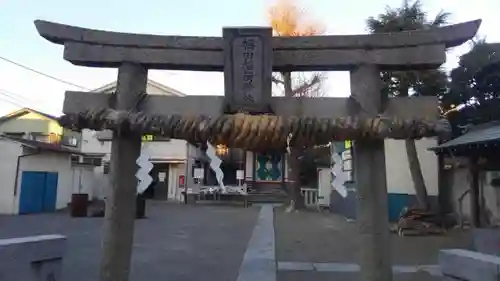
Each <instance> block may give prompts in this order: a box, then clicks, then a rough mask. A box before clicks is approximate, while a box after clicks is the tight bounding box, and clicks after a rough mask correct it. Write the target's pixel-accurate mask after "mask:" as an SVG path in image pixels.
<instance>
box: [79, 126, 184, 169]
mask: <svg viewBox="0 0 500 281" xmlns="http://www.w3.org/2000/svg"><path fill="white" fill-rule="evenodd" d="M82 139H83V141H82V152H84V153H106V156H105V157H104V159H103V160H105V161H109V160H110V157H111V156H110V153H111V141H99V140H98V139H97V138H96V132H95V131H91V130H87V129H85V130H83V131H82ZM143 145H144V146H143V149H147V151H148V153H149V155H150V156H151V158H152V159H153V160H157V159H158V160H160V159H162V160H185V159H186V153H187V150H186V141H184V140H178V139H172V140H170V141H152V142H143Z"/></svg>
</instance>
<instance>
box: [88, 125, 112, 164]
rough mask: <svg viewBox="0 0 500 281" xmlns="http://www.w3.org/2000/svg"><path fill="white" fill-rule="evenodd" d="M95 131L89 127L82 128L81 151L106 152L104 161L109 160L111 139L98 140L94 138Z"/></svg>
mask: <svg viewBox="0 0 500 281" xmlns="http://www.w3.org/2000/svg"><path fill="white" fill-rule="evenodd" d="M96 133H97V132H96V131H92V130H89V129H84V130H82V142H81V144H82V145H81V148H82V152H83V153H106V154H107V155H105V156H104V159H103V160H105V161H109V157H110V155H109V154H110V153H111V141H99V140H98V139H97V138H96Z"/></svg>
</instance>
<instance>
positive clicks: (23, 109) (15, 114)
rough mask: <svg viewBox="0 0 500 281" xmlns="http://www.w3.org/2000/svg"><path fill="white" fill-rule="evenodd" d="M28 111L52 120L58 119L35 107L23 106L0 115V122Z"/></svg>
mask: <svg viewBox="0 0 500 281" xmlns="http://www.w3.org/2000/svg"><path fill="white" fill-rule="evenodd" d="M30 112H33V113H36V114H39V115H42V116H44V117H46V118H49V119H52V120H54V121H57V119H58V118H57V117H56V116H54V115H50V114H47V113H44V112H41V111H38V110H35V109H32V108H28V107H25V108H22V109H19V110H17V111H14V112H11V113H9V114H7V115H4V116H2V117H0V123H2V122H3V121H7V120H10V119H12V118H16V117H18V116H22V115H24V114H27V113H30Z"/></svg>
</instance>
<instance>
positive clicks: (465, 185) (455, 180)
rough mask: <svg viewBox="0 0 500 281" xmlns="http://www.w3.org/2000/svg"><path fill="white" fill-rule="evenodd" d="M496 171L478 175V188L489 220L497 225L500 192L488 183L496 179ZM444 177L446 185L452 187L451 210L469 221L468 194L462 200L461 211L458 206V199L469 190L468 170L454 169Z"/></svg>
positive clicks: (499, 216)
mask: <svg viewBox="0 0 500 281" xmlns="http://www.w3.org/2000/svg"><path fill="white" fill-rule="evenodd" d="M499 173H500V172H498V171H483V172H480V174H479V186H480V188H481V189H482V192H483V196H484V200H485V202H484V203H485V208H486V210H487V211H488V212H489V213H490V215H491V216H492V217H491V218H492V219H493V220H494V221H495V222H497V223H498V221H499V219H500V190H498V189H497V188H494V187H492V186H491V184H490V182H491V180H492V179H493V178H495V177H498V174H499ZM446 177H447V180H448V184H449V185H450V186H452V188H451V197H452V204H453V210H454V211H455V213H456V214H459V213H460V211H461V212H462V215H463V216H464V218H465V219H466V220H467V219H470V215H471V204H470V193H468V194H467V195H465V196H464V199H463V200H462V206H461V207H462V209H461V210H460V204H459V203H458V199H459V198H460V196H461V195H462V194H464V192H466V191H467V190H469V189H470V181H471V177H470V173H469V169H468V168H466V167H461V168H454V169H451V170H448V171H447V172H446Z"/></svg>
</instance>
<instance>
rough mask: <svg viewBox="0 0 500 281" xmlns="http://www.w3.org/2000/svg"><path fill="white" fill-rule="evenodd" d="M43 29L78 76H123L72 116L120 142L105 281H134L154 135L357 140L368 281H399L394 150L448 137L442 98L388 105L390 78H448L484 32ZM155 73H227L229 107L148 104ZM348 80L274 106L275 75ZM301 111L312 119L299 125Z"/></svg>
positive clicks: (80, 96) (245, 143) (190, 100)
mask: <svg viewBox="0 0 500 281" xmlns="http://www.w3.org/2000/svg"><path fill="white" fill-rule="evenodd" d="M35 25H36V27H37V29H38V32H39V34H40V35H41V36H42V37H44V38H45V39H47V40H49V41H51V42H53V43H56V44H63V45H64V58H65V59H66V60H68V61H70V62H72V63H73V64H75V65H79V66H87V67H113V68H118V87H117V92H116V94H115V95H103V94H100V93H88V92H71V91H69V92H66V98H65V101H64V109H63V111H64V113H65V114H66V116H67V118H66V119H64V122H62V123H63V124H64V125H65V126H67V127H70V128H73V129H81V128H84V127H86V128H91V129H104V128H107V129H113V130H114V134H113V145H112V157H111V174H112V177H113V181H112V182H113V183H112V190H111V191H110V194H109V198H110V202H109V203H108V204H107V210H106V217H107V219H106V235H105V238H104V244H103V245H104V247H103V251H104V252H103V261H102V268H101V279H100V280H101V281H112V280H127V278H128V273H129V267H130V255H131V251H132V240H133V229H134V210H133V207H131V206H134V201H135V192H136V191H135V189H136V179H135V177H134V174H135V171H136V169H137V167H136V165H135V159H136V158H137V157H138V156H139V152H140V144H141V134H145V133H151V134H161V135H169V136H171V137H174V138H184V139H187V140H188V141H204V140H207V139H208V140H212V141H214V142H224V143H225V144H227V145H228V146H230V147H241V148H246V149H258V147H257V146H256V145H255V144H259V145H261V146H273V145H276V144H277V145H278V146H281V147H283V146H284V145H285V140H286V137H287V136H288V134H289V133H292V134H293V137H294V139H295V142H296V143H298V144H301V145H310V144H313V143H315V142H325V141H331V140H342V139H346V138H350V139H354V140H355V144H354V154H355V155H356V158H357V159H358V161H356V163H355V169H356V171H357V172H356V176H355V180H356V181H357V185H358V196H359V204H358V223H359V226H360V227H359V232H360V237H361V238H360V239H361V241H360V247H361V249H362V250H361V253H362V254H361V257H360V264H361V269H362V270H361V280H363V281H368V280H370V281H374V280H378V281H381V280H384V281H390V280H391V279H392V270H391V257H390V252H391V251H390V249H389V247H390V243H389V224H388V218H387V187H386V180H385V159H384V158H385V156H384V142H383V138H384V137H395V138H419V137H423V136H429V135H434V134H437V133H439V132H440V131H447V127H446V126H441V125H442V123H440V122H439V120H438V118H439V113H438V110H437V106H436V105H437V100H436V99H435V98H433V97H418V98H392V99H388V100H387V99H383V98H382V97H381V94H380V89H381V80H380V71H383V70H411V69H429V68H437V67H439V66H440V65H441V64H442V63H444V61H445V59H446V56H445V49H446V48H448V47H453V46H458V45H460V44H462V43H464V42H466V41H467V40H469V39H471V38H472V37H473V36H474V35H475V34H476V32H477V29H478V28H479V25H480V20H477V21H471V22H466V23H461V24H457V25H451V26H447V27H442V28H436V29H429V30H424V31H411V32H401V33H392V34H374V35H352V36H312V37H293V38H291V37H290V38H289V37H272V30H271V28H245V27H243V28H224V30H223V37H222V38H220V37H185V36H157V35H140V34H128V33H116V32H106V31H98V30H90V29H84V28H79V27H72V26H67V25H62V24H57V23H51V22H46V21H36V22H35ZM148 69H170V70H192V71H223V72H224V77H225V96H224V97H218V96H187V97H156V96H147V95H145V93H144V91H145V85H146V78H147V72H148ZM338 70H342V71H350V72H351V90H352V94H351V97H350V98H298V99H294V98H283V97H271V73H272V71H282V72H291V71H338ZM110 108H111V109H110ZM297 108H300V111H301V112H302V113H303V115H302V117H301V118H298V117H294V116H293V115H294V114H295V112H297ZM96 109H102V110H101V111H100V112H99V113H95V110H96ZM92 112H94V113H92ZM236 112H239V113H240V114H236V115H230V114H234V113H236ZM241 113H243V114H241ZM255 114H260V115H259V116H251V115H255ZM269 115H272V116H269ZM186 116H188V117H186ZM189 116H191V117H189ZM192 116H194V117H192ZM206 116H210V118H207V117H206ZM184 117H185V118H184ZM287 118H288V119H287ZM332 120H334V121H332ZM373 128H376V129H373ZM319 135H320V136H319ZM328 138H329V140H328Z"/></svg>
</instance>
